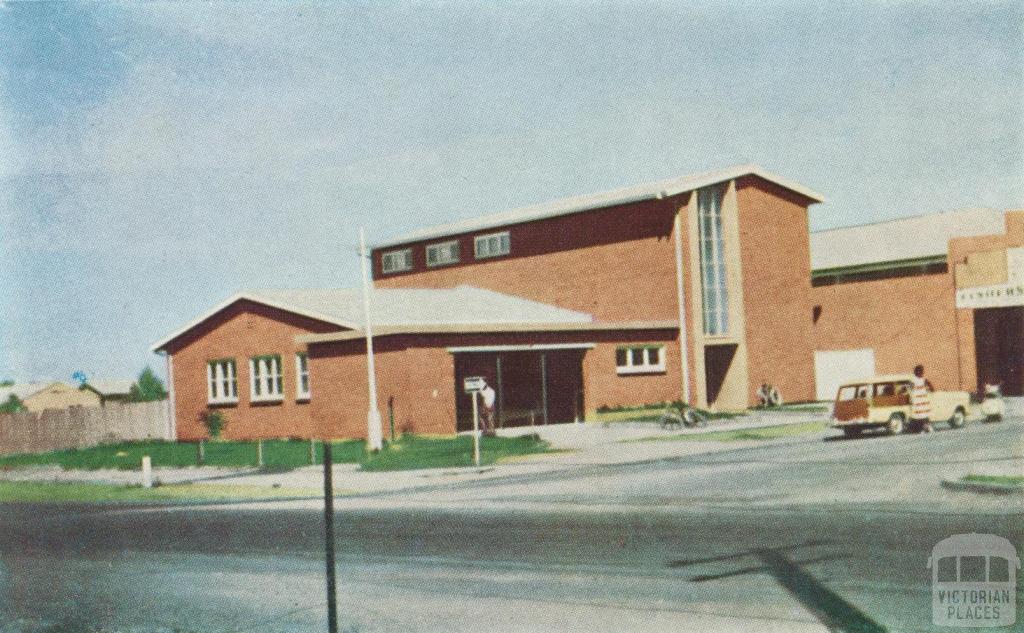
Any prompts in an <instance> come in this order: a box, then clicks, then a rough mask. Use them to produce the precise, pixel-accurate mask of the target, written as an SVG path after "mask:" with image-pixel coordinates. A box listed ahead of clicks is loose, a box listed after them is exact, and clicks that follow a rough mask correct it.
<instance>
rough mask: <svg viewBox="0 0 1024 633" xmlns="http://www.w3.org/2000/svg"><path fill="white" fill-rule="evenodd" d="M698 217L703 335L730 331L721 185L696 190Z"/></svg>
mask: <svg viewBox="0 0 1024 633" xmlns="http://www.w3.org/2000/svg"><path fill="white" fill-rule="evenodd" d="M697 216H698V227H699V237H700V281H701V301H702V303H703V308H704V310H703V313H704V314H703V316H704V334H707V335H710V336H714V335H719V334H728V333H729V289H728V286H727V282H726V275H725V240H724V238H723V237H722V189H721V187H708V188H706V189H701V190H699V191H697Z"/></svg>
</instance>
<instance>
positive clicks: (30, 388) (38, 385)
mask: <svg viewBox="0 0 1024 633" xmlns="http://www.w3.org/2000/svg"><path fill="white" fill-rule="evenodd" d="M53 384H57V381H53V382H24V383H20V384H15V385H11V386H9V387H0V404H4V403H6V402H7V401H8V400H10V399H11V396H17V398H18V400H25V399H27V398H31V397H32V396H34V395H36V394H37V393H39V392H40V391H42V390H43V389H46V388H47V387H49V386H50V385H53Z"/></svg>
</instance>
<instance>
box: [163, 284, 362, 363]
mask: <svg viewBox="0 0 1024 633" xmlns="http://www.w3.org/2000/svg"><path fill="white" fill-rule="evenodd" d="M243 300H245V301H252V302H253V303H259V304H261V305H265V306H268V307H271V308H277V309H278V310H283V311H285V312H290V313H292V314H297V315H299V316H304V317H308V318H310V319H316V320H317V321H323V322H325V323H331V324H334V325H337V326H339V327H344V328H349V329H352V330H355V329H358V328H360V327H361V325H360V324H355V323H349V322H348V321H342V320H340V319H337V318H335V317H332V316H328V315H326V314H321V313H319V312H314V311H312V310H305V309H303V308H296V307H295V306H292V305H288V304H286V303H281V302H279V301H273V300H270V299H266V298H264V297H261V296H259V295H254V294H250V293H246V292H240V293H237V294H234V295H232V296H231V297H229V298H228V299H226V300H225V301H222V302H220V303H218V304H217V305H216V306H214V307H213V308H211V309H210V310H208V311H207V312H204V313H203V314H202V316H199V317H197V318H195V319H193V320H192V321H190V322H189V323H188V324H187V325H185V326H184V327H181V328H179V329H177V330H175V331H174V332H172V333H171V334H168V335H167V336H165V337H163V338H162V339H160V340H159V341H157V342H156V343H153V345H151V346H150V348H149V349H150V351H152V352H160V351H161V350H163V348H164V347H165V346H166V345H167V344H168V343H170V342H171V341H173V340H174V339H176V338H178V337H179V336H181V335H182V334H185V333H186V332H188V331H189V330H191V329H192V328H194V327H196V326H198V325H200V324H202V323H203V322H204V321H206V320H207V319H209V318H211V317H213V316H214V315H216V314H217V313H219V312H220V311H222V310H224V309H226V308H228V307H229V306H231V305H232V304H234V303H236V302H238V301H243Z"/></svg>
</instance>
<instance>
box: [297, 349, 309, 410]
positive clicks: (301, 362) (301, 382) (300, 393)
mask: <svg viewBox="0 0 1024 633" xmlns="http://www.w3.org/2000/svg"><path fill="white" fill-rule="evenodd" d="M295 390H296V391H295V397H296V398H298V399H299V400H309V395H310V394H309V357H308V356H307V355H306V354H301V353H300V354H296V355H295Z"/></svg>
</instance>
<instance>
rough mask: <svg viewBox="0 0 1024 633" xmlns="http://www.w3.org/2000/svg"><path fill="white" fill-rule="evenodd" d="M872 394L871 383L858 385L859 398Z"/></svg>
mask: <svg viewBox="0 0 1024 633" xmlns="http://www.w3.org/2000/svg"><path fill="white" fill-rule="evenodd" d="M870 395H871V385H861V386H859V387H857V398H858V399H863V398H867V397H869V396H870Z"/></svg>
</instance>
